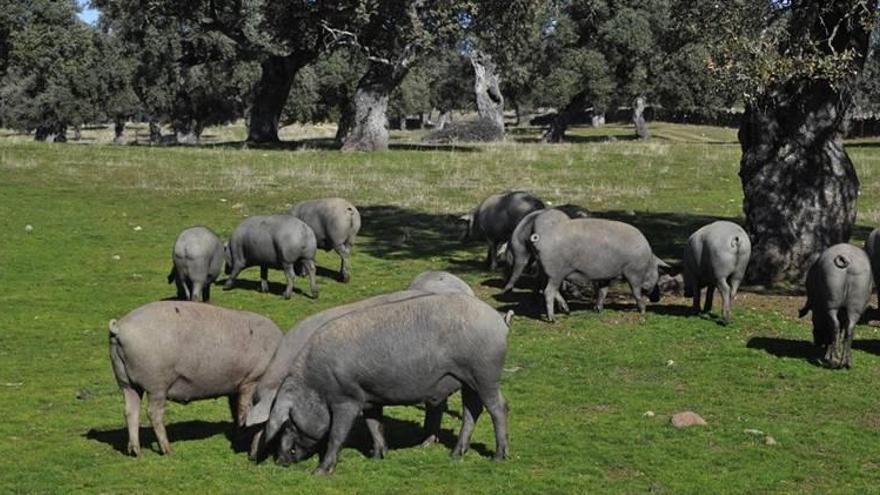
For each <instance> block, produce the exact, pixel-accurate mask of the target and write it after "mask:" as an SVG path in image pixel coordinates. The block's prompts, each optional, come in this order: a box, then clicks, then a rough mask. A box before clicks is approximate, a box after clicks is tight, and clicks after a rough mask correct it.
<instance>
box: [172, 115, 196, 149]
mask: <svg viewBox="0 0 880 495" xmlns="http://www.w3.org/2000/svg"><path fill="white" fill-rule="evenodd" d="M201 137H202V126H201V124H199V122H198V121H196V120H195V119H187V120H182V121H179V122H175V123H174V142H175V143H177V144H186V145H196V144H199V141H200V140H201Z"/></svg>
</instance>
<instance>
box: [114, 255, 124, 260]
mask: <svg viewBox="0 0 880 495" xmlns="http://www.w3.org/2000/svg"><path fill="white" fill-rule="evenodd" d="M113 259H114V260H116V261H119V260H121V259H122V256H119V255H118V254H114V255H113Z"/></svg>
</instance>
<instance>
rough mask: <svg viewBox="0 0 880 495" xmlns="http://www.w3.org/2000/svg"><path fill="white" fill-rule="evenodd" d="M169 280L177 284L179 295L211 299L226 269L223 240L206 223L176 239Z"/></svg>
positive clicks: (187, 298)
mask: <svg viewBox="0 0 880 495" xmlns="http://www.w3.org/2000/svg"><path fill="white" fill-rule="evenodd" d="M171 260H172V263H173V265H172V267H171V273H169V274H168V283H169V284H170V283H171V282H174V283H175V284H176V285H177V298H178V299H181V300H187V301H198V300H202V301H204V302H208V301H209V300H210V299H211V284H212V283H214V281H215V280H217V277H218V276H219V275H220V270H222V269H223V242H222V241H221V240H220V238H219V237H217V234H215V233H214V232H212V231H211V229H208V228H206V227H190V228H188V229H186V230H184V231H183V232H181V233H180V235H178V236H177V240H176V241H175V242H174V249H173V250H172V252H171Z"/></svg>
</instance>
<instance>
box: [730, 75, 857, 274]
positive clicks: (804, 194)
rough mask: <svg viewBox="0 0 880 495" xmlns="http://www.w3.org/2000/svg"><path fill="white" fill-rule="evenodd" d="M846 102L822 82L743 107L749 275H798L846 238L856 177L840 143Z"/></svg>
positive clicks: (742, 175)
mask: <svg viewBox="0 0 880 495" xmlns="http://www.w3.org/2000/svg"><path fill="white" fill-rule="evenodd" d="M845 108H846V106H845V105H841V95H840V94H839V93H837V91H836V90H834V89H833V88H832V87H831V86H830V85H829V84H828V83H827V82H812V83H804V84H797V83H795V84H792V85H790V86H788V87H785V88H782V89H780V90H777V91H775V92H772V93H770V94H767V95H765V96H764V98H762V100H761V101H759V102H756V103H754V104H751V105H749V106H748V107H747V109H746V113H745V114H744V115H743V120H742V124H741V125H740V129H739V141H740V144H741V146H742V161H741V162H740V173H739V175H740V178H741V179H742V186H743V193H744V196H745V199H744V200H743V210H744V212H745V216H746V230H747V231H748V232H749V235H750V236H751V238H752V257H751V262H750V263H749V271H748V274H749V278H750V279H751V280H752V281H754V282H761V283H775V282H779V281H781V280H785V279H787V280H794V281H801V280H802V279H803V276H804V274H805V273H806V271H807V269H809V266H810V264H811V263H812V261H813V260H814V259H815V258H816V257H817V256H818V255H819V254H820V253H821V252H822V251H823V250H824V249H825V248H827V247H829V246H831V245H833V244H837V243H840V242H846V241H848V240H849V237H850V234H851V233H852V227H853V225H854V224H855V220H856V198H857V197H858V193H859V180H858V178H857V177H856V172H855V169H854V168H853V164H852V162H851V161H850V159H849V156H848V155H847V153H846V151H845V150H844V148H843V128H844V124H845V115H844V114H845V112H846V110H845Z"/></svg>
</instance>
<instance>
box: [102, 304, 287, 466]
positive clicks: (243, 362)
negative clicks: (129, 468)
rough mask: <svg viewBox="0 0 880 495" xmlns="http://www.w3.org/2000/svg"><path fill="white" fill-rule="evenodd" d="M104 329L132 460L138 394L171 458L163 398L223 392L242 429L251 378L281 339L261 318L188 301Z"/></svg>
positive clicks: (149, 309) (136, 451) (150, 307)
mask: <svg viewBox="0 0 880 495" xmlns="http://www.w3.org/2000/svg"><path fill="white" fill-rule="evenodd" d="M109 327H110V362H111V364H112V365H113V373H114V375H116V382H117V383H118V384H119V388H120V389H122V394H123V396H124V397H125V420H126V423H127V426H128V452H129V454H133V455H136V456H139V455H140V453H141V447H140V440H139V438H138V430H139V427H140V405H141V398H142V396H143V393H144V392H146V393H147V394H149V396H150V403H149V404H150V405H149V414H150V422H151V423H152V424H153V431H155V433H156V438H157V440H158V441H159V448H160V449H161V451H162V453H163V454H170V453H171V445H170V444H169V443H168V435H167V434H166V433H165V425H164V424H163V417H164V415H165V401H166V400H171V401H174V402H181V403H184V404H186V403H189V402H190V401H194V400H200V399H210V398H215V397H221V396H224V395H225V396H228V397H229V405H230V409H231V410H232V411H233V418H232V419H233V421H234V422H235V424H236V425H237V426H239V427H241V426H244V423H245V418H246V417H247V414H248V410H249V408H250V404H251V395H252V394H253V392H254V389H255V387H256V385H257V381H258V380H259V379H260V376H261V375H262V374H263V372H264V370H265V369H266V366H268V364H269V361H270V360H271V359H272V353H274V352H275V348H276V347H278V343H279V342H280V341H281V330H279V329H278V327H277V326H276V325H275V324H274V323H272V322H271V321H270V320H268V319H267V318H264V317H262V316H260V315H257V314H254V313H249V312H246V311H233V310H230V309H224V308H219V307H216V306H210V305H207V304H199V303H193V302H175V301H161V302H154V303H150V304H147V305H144V306H141V307H139V308H137V309H135V310H134V311H132V312H130V313H128V314H127V315H125V316H124V317H122V318H120V319H119V320H118V321H117V320H111V321H110V324H109Z"/></svg>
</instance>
